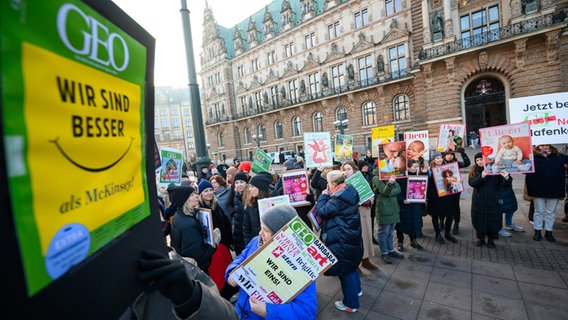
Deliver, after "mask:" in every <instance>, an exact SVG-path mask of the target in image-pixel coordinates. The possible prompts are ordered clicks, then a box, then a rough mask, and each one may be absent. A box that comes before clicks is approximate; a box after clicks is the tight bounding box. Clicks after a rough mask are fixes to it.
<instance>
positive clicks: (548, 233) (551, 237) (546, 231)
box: [544, 230, 556, 242]
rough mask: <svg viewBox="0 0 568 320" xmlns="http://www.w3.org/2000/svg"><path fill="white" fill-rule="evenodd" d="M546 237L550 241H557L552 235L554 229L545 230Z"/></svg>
mask: <svg viewBox="0 0 568 320" xmlns="http://www.w3.org/2000/svg"><path fill="white" fill-rule="evenodd" d="M544 237H545V238H546V240H548V242H554V241H556V239H554V237H553V236H552V231H548V230H545V231H544Z"/></svg>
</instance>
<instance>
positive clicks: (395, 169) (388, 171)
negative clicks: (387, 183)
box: [379, 141, 406, 180]
mask: <svg viewBox="0 0 568 320" xmlns="http://www.w3.org/2000/svg"><path fill="white" fill-rule="evenodd" d="M405 146H406V144H405V142H404V141H396V142H389V143H385V144H381V145H379V179H381V180H388V179H390V176H391V175H393V174H394V175H396V176H397V178H400V177H404V176H405V175H406V155H405V150H404V149H405Z"/></svg>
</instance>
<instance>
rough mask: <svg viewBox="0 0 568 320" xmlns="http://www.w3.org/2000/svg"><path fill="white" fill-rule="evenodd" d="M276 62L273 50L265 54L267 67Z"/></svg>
mask: <svg viewBox="0 0 568 320" xmlns="http://www.w3.org/2000/svg"><path fill="white" fill-rule="evenodd" d="M274 62H276V52H275V51H274V50H272V51H270V52H268V53H267V54H266V63H267V64H268V65H271V64H274Z"/></svg>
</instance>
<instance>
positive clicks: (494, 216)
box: [469, 152, 513, 249]
mask: <svg viewBox="0 0 568 320" xmlns="http://www.w3.org/2000/svg"><path fill="white" fill-rule="evenodd" d="M474 161H475V164H474V165H473V167H471V170H470V171H469V185H470V186H472V187H473V194H472V196H471V224H472V225H473V228H474V229H475V233H476V236H477V242H476V243H475V245H476V246H477V247H481V246H482V245H483V244H484V243H485V237H487V239H488V240H487V247H488V248H491V249H492V248H495V242H494V241H493V240H494V239H497V238H498V233H499V230H501V228H502V226H503V215H502V213H501V210H500V206H499V189H500V188H506V187H509V186H510V185H511V182H512V181H513V179H512V178H511V176H510V175H509V173H508V172H507V171H505V170H501V172H500V175H490V172H488V171H487V170H485V168H484V165H483V156H482V155H481V152H479V153H477V154H476V155H475V157H474Z"/></svg>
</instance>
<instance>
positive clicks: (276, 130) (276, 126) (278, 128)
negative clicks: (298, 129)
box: [274, 120, 284, 139]
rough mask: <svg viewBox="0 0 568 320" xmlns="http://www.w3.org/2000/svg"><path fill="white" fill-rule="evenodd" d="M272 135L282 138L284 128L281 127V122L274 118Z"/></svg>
mask: <svg viewBox="0 0 568 320" xmlns="http://www.w3.org/2000/svg"><path fill="white" fill-rule="evenodd" d="M274 136H275V137H276V139H282V138H284V129H283V128H282V122H280V121H278V120H276V121H275V122H274Z"/></svg>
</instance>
